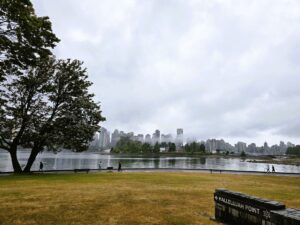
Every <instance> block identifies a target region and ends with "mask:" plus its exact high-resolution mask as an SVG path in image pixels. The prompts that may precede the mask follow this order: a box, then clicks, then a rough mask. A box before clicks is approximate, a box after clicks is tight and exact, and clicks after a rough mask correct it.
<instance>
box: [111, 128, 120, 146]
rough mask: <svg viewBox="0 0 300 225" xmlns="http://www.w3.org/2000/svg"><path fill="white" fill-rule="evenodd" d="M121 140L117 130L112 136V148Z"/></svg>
mask: <svg viewBox="0 0 300 225" xmlns="http://www.w3.org/2000/svg"><path fill="white" fill-rule="evenodd" d="M119 140H120V133H119V131H118V130H117V129H115V130H114V132H113V133H112V134H111V144H110V145H111V146H112V147H115V146H116V144H117V142H118V141H119Z"/></svg>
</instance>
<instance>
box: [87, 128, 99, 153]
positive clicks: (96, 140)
mask: <svg viewBox="0 0 300 225" xmlns="http://www.w3.org/2000/svg"><path fill="white" fill-rule="evenodd" d="M89 149H90V150H99V133H98V132H96V133H95V134H94V136H93V140H92V141H91V142H90V144H89Z"/></svg>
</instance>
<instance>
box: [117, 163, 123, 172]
mask: <svg viewBox="0 0 300 225" xmlns="http://www.w3.org/2000/svg"><path fill="white" fill-rule="evenodd" d="M121 170H122V164H121V162H120V161H119V166H118V171H119V172H120V171H121Z"/></svg>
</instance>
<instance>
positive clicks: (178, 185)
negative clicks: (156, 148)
mask: <svg viewBox="0 0 300 225" xmlns="http://www.w3.org/2000/svg"><path fill="white" fill-rule="evenodd" d="M221 187H222V188H227V189H230V190H233V191H240V192H244V193H247V194H251V195H256V196H259V197H264V198H269V199H273V200H277V201H280V202H283V203H285V204H286V205H287V206H288V207H294V208H300V178H299V177H279V176H253V175H231V174H204V173H173V172H169V173H167V172H151V173H148V172H139V173H125V172H123V173H116V172H114V173H107V172H103V173H90V174H57V175H51V174H48V175H32V176H3V177H0V224H1V225H4V224H5V225H12V224H30V225H34V224H39V225H42V224H45V225H47V224H56V225H60V224H72V225H73V224H74V225H75V224H76V225H77V224H93V225H94V224H105V225H106V224H128V225H134V224H216V223H215V222H213V221H211V220H210V219H209V218H210V216H213V214H214V201H213V192H214V190H215V188H221Z"/></svg>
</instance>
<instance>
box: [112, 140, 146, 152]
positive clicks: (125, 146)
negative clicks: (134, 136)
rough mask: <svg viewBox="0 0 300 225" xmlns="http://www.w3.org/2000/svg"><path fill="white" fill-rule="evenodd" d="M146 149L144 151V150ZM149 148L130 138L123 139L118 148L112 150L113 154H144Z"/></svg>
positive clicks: (117, 145) (118, 143)
mask: <svg viewBox="0 0 300 225" xmlns="http://www.w3.org/2000/svg"><path fill="white" fill-rule="evenodd" d="M142 147H144V149H143V148H142ZM147 148H148V146H146V145H143V144H142V142H140V141H133V140H131V139H130V137H121V139H120V140H119V141H118V142H117V144H116V146H115V147H114V148H112V149H111V152H113V153H142V152H143V150H146V149H147Z"/></svg>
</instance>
